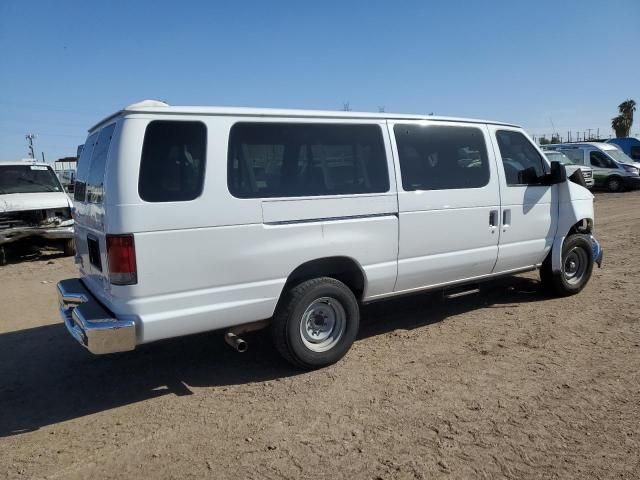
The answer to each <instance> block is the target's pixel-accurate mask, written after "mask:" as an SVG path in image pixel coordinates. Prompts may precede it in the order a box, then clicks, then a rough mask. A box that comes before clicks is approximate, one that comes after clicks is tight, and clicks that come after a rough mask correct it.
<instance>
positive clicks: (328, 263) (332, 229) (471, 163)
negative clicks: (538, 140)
mask: <svg viewBox="0 0 640 480" xmlns="http://www.w3.org/2000/svg"><path fill="white" fill-rule="evenodd" d="M74 195H75V218H76V233H75V235H76V237H75V240H76V245H77V250H78V252H77V263H78V265H79V268H80V278H76V279H69V280H64V281H62V282H60V283H59V284H58V291H59V298H60V304H61V308H60V311H61V314H62V317H63V319H64V321H65V323H66V326H67V328H68V330H69V332H70V333H71V334H72V335H73V336H74V337H75V338H76V340H78V341H79V342H80V343H81V344H83V345H84V346H85V347H87V348H88V349H89V350H90V351H91V352H93V353H111V352H118V351H125V350H132V349H134V348H135V347H136V345H139V344H143V343H147V342H153V341H156V340H160V339H165V338H170V337H177V336H180V335H188V334H192V333H197V332H204V331H208V330H220V329H225V330H227V332H226V335H225V338H226V339H227V341H228V342H229V343H230V344H231V345H233V346H235V347H236V348H237V349H238V350H241V351H242V350H244V349H245V348H246V343H244V340H243V339H242V337H241V335H242V334H243V333H244V332H247V331H249V330H255V329H258V328H262V327H265V326H268V327H269V328H270V330H271V332H272V335H273V339H274V341H275V345H276V347H277V349H278V350H279V351H280V352H281V353H282V355H283V356H284V357H285V358H286V359H288V360H289V361H291V362H293V363H294V364H296V365H298V366H301V367H303V368H315V367H320V366H324V365H328V364H330V363H333V362H335V361H337V360H339V359H340V358H341V357H342V356H343V355H344V354H345V353H346V352H347V350H348V349H349V348H350V346H351V344H352V342H353V341H354V339H355V338H356V335H357V332H358V324H359V306H360V304H362V303H367V302H372V301H376V300H381V299H385V298H389V297H393V296H396V295H402V294H407V293H411V292H418V291H424V290H429V289H447V291H448V292H453V293H454V294H455V295H458V294H461V293H465V292H469V291H474V288H475V287H474V286H475V285H476V284H477V283H478V282H480V281H482V280H488V279H491V278H494V277H497V276H499V275H506V274H513V273H518V272H524V271H528V270H533V269H537V268H540V269H541V274H542V280H543V282H544V284H545V285H546V286H547V287H549V289H550V290H552V291H554V292H555V293H556V294H559V295H570V294H574V293H577V292H579V291H580V290H581V289H582V288H583V287H584V286H585V284H586V283H587V281H588V280H589V278H590V276H591V271H592V267H593V263H594V261H596V262H599V261H600V257H601V250H600V248H599V245H598V243H597V242H596V241H595V240H594V239H593V237H592V236H591V231H592V228H593V218H594V217H593V196H592V194H591V193H590V192H589V190H587V189H586V188H583V187H581V186H579V185H577V184H574V183H571V182H567V181H566V172H565V170H564V167H563V166H562V165H560V164H559V163H552V164H549V163H548V162H547V161H546V160H545V157H544V155H542V153H541V152H540V150H539V149H538V148H537V147H536V146H535V145H534V144H533V142H532V141H531V140H530V138H529V137H528V136H527V135H526V134H525V133H524V132H523V130H522V129H521V128H520V127H518V126H516V125H511V124H506V123H498V122H486V121H481V120H463V119H453V118H440V117H433V116H420V115H390V114H386V113H381V114H372V113H355V112H333V111H327V112H324V111H306V110H270V109H252V108H210V107H172V106H168V105H166V104H164V103H161V102H154V101H145V102H141V103H139V104H135V105H131V106H129V107H127V108H125V109H124V110H122V111H119V112H117V113H115V114H114V115H112V116H110V117H108V118H106V119H105V120H103V121H101V122H100V123H98V124H97V125H96V126H94V127H93V128H92V129H91V130H90V131H89V137H88V139H87V141H86V144H85V146H84V149H83V151H82V155H81V158H80V160H79V167H78V173H77V183H76V187H75V192H74Z"/></svg>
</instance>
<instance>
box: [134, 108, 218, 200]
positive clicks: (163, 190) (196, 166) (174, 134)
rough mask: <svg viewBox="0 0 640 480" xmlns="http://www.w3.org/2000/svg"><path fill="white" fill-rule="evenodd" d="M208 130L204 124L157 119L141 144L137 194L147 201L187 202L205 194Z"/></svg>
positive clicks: (149, 127)
mask: <svg viewBox="0 0 640 480" xmlns="http://www.w3.org/2000/svg"><path fill="white" fill-rule="evenodd" d="M206 151H207V127H206V126H205V125H204V124H203V123H202V122H188V121H169V120H156V121H153V122H151V123H149V125H148V126H147V130H146V132H145V135H144V143H143V145H142V160H141V161H140V177H139V178H138V193H139V194H140V198H141V199H142V200H144V201H146V202H184V201H188V200H193V199H195V198H197V197H199V196H200V194H201V193H202V185H203V182H204V168H205V162H206Z"/></svg>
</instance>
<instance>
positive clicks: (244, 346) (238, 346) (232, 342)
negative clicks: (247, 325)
mask: <svg viewBox="0 0 640 480" xmlns="http://www.w3.org/2000/svg"><path fill="white" fill-rule="evenodd" d="M224 341H225V342H227V344H228V345H229V346H230V347H231V348H233V349H234V350H235V351H236V352H239V353H244V352H246V351H247V350H248V349H249V344H248V343H247V342H245V341H244V340H243V339H241V338H240V337H239V336H237V335H236V334H235V333H233V332H227V333H225V334H224Z"/></svg>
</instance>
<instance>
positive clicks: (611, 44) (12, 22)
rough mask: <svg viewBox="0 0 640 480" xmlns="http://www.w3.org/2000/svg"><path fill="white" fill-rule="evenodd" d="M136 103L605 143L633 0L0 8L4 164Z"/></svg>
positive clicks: (633, 81)
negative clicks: (365, 118) (340, 113)
mask: <svg viewBox="0 0 640 480" xmlns="http://www.w3.org/2000/svg"><path fill="white" fill-rule="evenodd" d="M145 98H153V99H161V100H165V101H167V102H168V103H170V104H173V105H180V104H182V105H236V106H259V107H292V108H320V109H337V110H339V109H342V105H343V103H344V102H347V101H348V102H349V103H350V106H351V108H352V109H353V110H363V111H377V109H378V107H379V106H384V107H385V109H386V111H388V112H402V113H430V112H434V113H435V114H437V115H454V116H468V117H480V118H489V119H495V120H505V121H510V122H516V123H520V124H522V125H524V126H525V128H527V130H528V131H529V132H530V133H532V134H541V133H546V134H547V135H548V134H550V133H551V132H552V130H553V129H552V124H551V119H552V121H553V123H554V124H555V128H556V130H557V131H559V132H560V133H562V134H563V135H566V132H567V130H569V129H572V130H574V131H575V130H580V131H584V130H586V129H587V128H592V129H597V128H600V129H601V132H602V131H605V132H606V134H607V135H608V134H609V133H611V129H610V120H611V118H612V117H613V116H615V115H616V114H617V105H618V104H619V103H620V102H621V101H623V100H625V99H627V98H634V99H635V100H636V101H637V102H638V103H639V105H640V0H601V1H596V0H579V1H568V0H567V1H560V0H551V1H546V0H545V1H518V0H509V1H498V0H495V1H494V0H487V1H471V0H468V1H457V0H445V1H427V0H425V1H403V0H397V1H390V0H385V1H376V0H366V1H348V0H342V1H333V0H316V1H313V2H312V1H302V0H299V1H267V0H264V1H242V0H235V1H234V0H227V1H219V2H216V1H195V0H193V1H189V0H182V1H176V0H172V1H158V0H156V1H111V0H110V1H104V0H103V1H90V0H82V1H67V0H57V1H31V0H19V1H18V0H0V160H12V159H17V158H22V157H25V156H26V152H27V149H26V141H25V138H24V136H25V134H26V133H29V132H32V133H35V134H37V135H38V137H37V138H36V141H35V144H36V151H37V152H41V151H44V153H45V156H46V158H47V160H49V161H51V160H54V159H56V158H59V157H62V156H67V155H74V154H75V151H76V146H77V145H78V144H81V143H83V141H84V137H85V135H86V130H87V128H89V127H90V126H91V125H93V123H95V122H96V121H97V120H100V119H101V118H102V117H104V116H106V115H108V114H110V113H112V112H114V111H116V110H118V109H119V108H121V107H123V106H125V105H128V104H130V103H133V102H136V101H138V100H142V99H145ZM636 116H637V120H636V122H635V125H634V127H633V131H632V132H633V133H635V132H636V131H640V112H639V113H638V114H637V115H636ZM38 154H39V153H38Z"/></svg>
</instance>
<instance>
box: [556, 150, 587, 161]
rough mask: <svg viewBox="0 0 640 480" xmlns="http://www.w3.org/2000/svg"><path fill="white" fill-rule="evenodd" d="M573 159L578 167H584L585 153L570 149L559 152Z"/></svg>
mask: <svg viewBox="0 0 640 480" xmlns="http://www.w3.org/2000/svg"><path fill="white" fill-rule="evenodd" d="M559 151H560V152H562V153H564V154H565V155H566V156H567V157H569V158H570V159H571V161H572V162H573V163H577V164H578V165H584V153H583V151H582V150H581V149H579V148H570V149H566V150H559Z"/></svg>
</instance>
